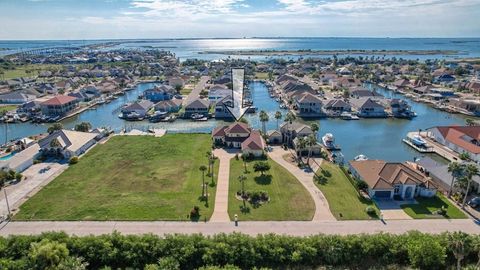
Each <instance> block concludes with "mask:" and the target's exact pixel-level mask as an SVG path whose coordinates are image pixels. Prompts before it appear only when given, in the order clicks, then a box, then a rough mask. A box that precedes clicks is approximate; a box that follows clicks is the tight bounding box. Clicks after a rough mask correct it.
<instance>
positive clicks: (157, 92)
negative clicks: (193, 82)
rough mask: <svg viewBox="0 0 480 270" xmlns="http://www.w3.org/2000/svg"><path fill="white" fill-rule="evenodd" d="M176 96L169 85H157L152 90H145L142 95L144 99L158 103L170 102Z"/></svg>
mask: <svg viewBox="0 0 480 270" xmlns="http://www.w3.org/2000/svg"><path fill="white" fill-rule="evenodd" d="M175 94H176V91H175V89H174V88H173V87H172V86H170V85H164V84H162V85H159V86H155V87H154V88H151V89H147V90H145V92H144V93H143V95H144V96H145V98H146V99H148V100H150V101H151V102H159V101H163V100H170V99H172V98H173V96H174V95H175Z"/></svg>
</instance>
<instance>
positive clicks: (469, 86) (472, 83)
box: [465, 80, 480, 94]
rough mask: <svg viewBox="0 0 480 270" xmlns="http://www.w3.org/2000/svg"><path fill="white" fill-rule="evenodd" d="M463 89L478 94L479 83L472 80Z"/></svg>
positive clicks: (479, 91) (479, 89)
mask: <svg viewBox="0 0 480 270" xmlns="http://www.w3.org/2000/svg"><path fill="white" fill-rule="evenodd" d="M465 88H466V89H468V90H470V91H472V92H473V93H476V94H479V93H480V81H477V80H472V81H470V82H468V83H467V84H466V85H465Z"/></svg>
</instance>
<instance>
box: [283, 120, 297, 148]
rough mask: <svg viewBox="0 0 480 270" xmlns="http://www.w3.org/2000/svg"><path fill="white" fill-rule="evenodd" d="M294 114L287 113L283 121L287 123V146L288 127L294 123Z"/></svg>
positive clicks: (288, 140)
mask: <svg viewBox="0 0 480 270" xmlns="http://www.w3.org/2000/svg"><path fill="white" fill-rule="evenodd" d="M295 119H296V117H295V114H293V113H292V112H288V113H287V115H286V116H285V119H284V121H285V122H287V145H288V144H290V125H291V124H292V123H293V121H295Z"/></svg>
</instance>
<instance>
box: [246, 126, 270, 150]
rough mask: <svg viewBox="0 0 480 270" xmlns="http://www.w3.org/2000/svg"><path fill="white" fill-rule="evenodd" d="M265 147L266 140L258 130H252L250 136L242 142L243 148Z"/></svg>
mask: <svg viewBox="0 0 480 270" xmlns="http://www.w3.org/2000/svg"><path fill="white" fill-rule="evenodd" d="M264 148H265V142H264V141H263V138H262V135H260V132H258V131H256V130H255V131H252V133H250V136H249V137H248V138H247V139H246V140H245V141H244V142H243V143H242V150H246V149H249V150H263V149H264Z"/></svg>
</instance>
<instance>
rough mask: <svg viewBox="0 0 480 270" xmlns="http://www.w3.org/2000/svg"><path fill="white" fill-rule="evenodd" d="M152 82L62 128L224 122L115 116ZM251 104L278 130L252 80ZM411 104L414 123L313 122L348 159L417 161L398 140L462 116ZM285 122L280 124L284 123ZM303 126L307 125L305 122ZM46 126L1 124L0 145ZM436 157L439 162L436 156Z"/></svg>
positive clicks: (202, 127) (192, 126)
mask: <svg viewBox="0 0 480 270" xmlns="http://www.w3.org/2000/svg"><path fill="white" fill-rule="evenodd" d="M151 87H153V84H151V83H147V84H140V85H138V86H137V87H136V88H135V89H134V90H132V91H129V92H127V94H126V95H125V96H123V97H120V98H118V99H116V100H114V101H112V102H111V103H108V104H104V105H100V106H98V107H97V108H96V109H92V110H87V111H85V112H83V113H81V114H79V115H77V116H75V117H72V118H70V119H67V120H64V121H63V122H62V124H63V125H64V126H65V127H66V128H73V127H74V126H75V124H77V123H80V122H83V121H87V122H90V123H91V124H92V125H93V127H109V128H111V129H113V130H115V131H117V132H118V131H120V130H121V129H123V128H126V129H127V130H131V129H134V128H135V129H140V130H147V129H148V128H162V129H166V130H168V132H182V133H193V132H208V133H209V132H211V131H212V130H213V128H215V127H216V126H218V125H222V124H225V122H223V121H220V120H215V119H210V120H209V121H206V122H193V121H189V120H181V119H178V120H176V121H175V122H173V123H155V124H152V123H149V122H148V121H139V122H126V121H124V120H121V119H119V118H118V114H119V112H120V108H121V106H122V105H123V104H125V103H126V102H132V101H135V100H136V99H137V97H138V95H139V94H141V93H143V91H145V90H146V89H148V88H151ZM368 87H370V88H371V89H375V90H376V91H377V92H379V93H381V94H383V95H384V96H386V97H396V98H404V97H403V96H401V95H399V94H395V93H392V92H391V91H389V90H385V89H383V88H380V87H376V86H372V85H369V86H368ZM250 88H251V89H252V96H253V100H254V106H256V107H257V108H258V111H260V110H264V111H266V112H267V113H268V115H269V118H270V121H269V122H268V123H267V129H268V130H270V129H276V128H277V121H276V119H275V118H274V115H275V112H276V111H281V112H282V115H283V116H285V114H286V113H287V111H286V110H281V109H280V108H279V104H278V103H277V102H276V101H275V100H273V99H272V98H270V96H269V94H268V91H267V88H266V86H265V85H264V84H263V83H260V82H254V83H251V84H250ZM408 102H409V103H410V105H412V108H413V110H414V111H415V112H416V113H417V115H418V116H417V117H415V118H414V119H412V120H406V119H361V120H356V121H346V120H341V119H321V120H316V122H317V123H319V125H320V131H319V132H318V139H319V140H321V137H322V136H323V135H324V134H325V133H332V134H333V135H334V137H335V140H336V143H337V144H339V145H340V146H341V148H342V153H343V154H344V156H345V158H346V160H351V159H353V158H354V157H355V156H357V155H359V154H364V155H366V156H368V157H369V158H370V159H384V160H389V161H405V160H413V158H414V157H417V158H419V157H421V156H420V153H418V152H416V151H415V150H413V149H412V148H410V147H409V146H408V145H406V144H404V143H403V142H402V141H401V140H402V139H403V138H404V136H405V135H406V134H407V132H409V131H416V130H419V129H426V128H429V127H432V126H437V125H452V124H457V125H462V124H464V123H465V117H464V116H461V115H458V114H449V113H446V112H442V111H439V110H436V109H433V108H431V107H429V106H427V105H425V104H423V103H417V102H414V101H410V100H409V101H408ZM245 118H246V119H247V120H248V121H249V123H250V124H251V125H252V126H253V127H254V128H258V129H260V128H261V123H260V121H259V118H258V113H255V114H248V115H246V116H245ZM282 121H283V120H280V123H282ZM307 123H311V121H310V122H307ZM49 125H50V124H32V123H19V124H9V125H8V129H6V125H5V124H2V128H3V132H0V141H1V142H4V141H5V131H6V130H7V134H8V137H7V138H8V139H9V140H10V139H14V138H22V137H26V136H30V135H34V134H38V133H44V132H46V130H47V128H48V126H49ZM436 159H438V158H436Z"/></svg>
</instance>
